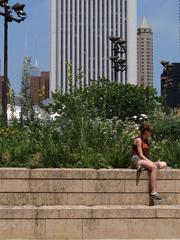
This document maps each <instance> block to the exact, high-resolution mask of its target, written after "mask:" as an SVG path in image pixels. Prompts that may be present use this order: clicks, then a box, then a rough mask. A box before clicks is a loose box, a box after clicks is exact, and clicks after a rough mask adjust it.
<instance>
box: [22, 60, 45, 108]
mask: <svg viewBox="0 0 180 240" xmlns="http://www.w3.org/2000/svg"><path fill="white" fill-rule="evenodd" d="M21 94H22V95H25V96H26V97H27V96H28V97H30V98H31V101H32V104H33V105H38V104H39V103H40V102H42V101H43V100H45V99H47V98H49V72H47V71H46V72H41V71H40V69H39V68H38V67H37V65H36V66H33V65H32V60H31V57H25V58H24V60H23V75H22V81H21Z"/></svg>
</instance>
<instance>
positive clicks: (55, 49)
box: [50, 0, 137, 92]
mask: <svg viewBox="0 0 180 240" xmlns="http://www.w3.org/2000/svg"><path fill="white" fill-rule="evenodd" d="M136 1H137V0H86V1H84V0H61V1H59V0H51V80H50V91H55V90H57V89H60V90H61V91H62V92H66V91H67V90H68V79H67V63H71V64H72V76H73V83H74V85H78V81H77V77H76V76H77V75H78V68H80V69H81V70H82V71H83V84H84V85H88V84H89V83H90V81H91V80H94V79H95V80H97V79H98V78H99V77H104V78H108V79H110V80H113V78H114V76H113V74H114V73H113V70H112V63H111V61H110V60H109V57H110V56H111V55H112V50H111V48H112V45H111V42H110V41H109V37H110V36H112V35H113V36H119V37H122V38H123V39H126V40H127V50H128V52H127V64H128V71H127V72H126V73H123V74H122V80H123V82H124V83H126V82H128V83H132V84H136V83H137V35H136V32H137V30H136V29H137V28H136V26H137V22H136V17H137V16H136V12H137V10H136V8H137V6H136V5H137V2H136ZM119 81H120V74H119Z"/></svg>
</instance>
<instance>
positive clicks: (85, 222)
mask: <svg viewBox="0 0 180 240" xmlns="http://www.w3.org/2000/svg"><path fill="white" fill-rule="evenodd" d="M158 190H159V192H160V194H161V196H162V197H163V200H162V201H160V202H158V203H155V206H149V204H150V200H149V194H148V193H149V180H148V174H147V172H146V171H144V172H142V174H141V175H140V178H139V181H137V176H136V171H135V170H129V169H114V170H106V169H101V170H93V169H33V170H29V169H16V168H15V169H14V168H13V169H11V168H9V169H0V239H3V240H5V239H19V240H20V239H28V240H32V239H37V240H40V239H43V240H50V239H51V240H60V239H180V227H179V224H180V171H179V170H168V171H165V170H163V171H160V172H159V173H158Z"/></svg>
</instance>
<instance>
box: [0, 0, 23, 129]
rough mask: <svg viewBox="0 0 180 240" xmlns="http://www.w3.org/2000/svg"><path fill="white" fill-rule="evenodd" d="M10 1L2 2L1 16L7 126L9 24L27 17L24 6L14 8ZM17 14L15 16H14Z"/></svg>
mask: <svg viewBox="0 0 180 240" xmlns="http://www.w3.org/2000/svg"><path fill="white" fill-rule="evenodd" d="M8 2H9V1H8V0H0V7H1V8H3V11H2V12H1V11H0V15H1V16H3V17H4V79H3V82H2V109H3V123H4V125H5V126H7V92H8V23H10V22H17V23H20V22H22V21H24V20H25V19H26V17H27V15H26V13H25V12H24V7H25V5H24V4H20V3H16V4H15V5H13V6H10V5H9V4H8ZM13 13H15V15H14V14H13Z"/></svg>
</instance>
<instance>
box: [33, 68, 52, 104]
mask: <svg viewBox="0 0 180 240" xmlns="http://www.w3.org/2000/svg"><path fill="white" fill-rule="evenodd" d="M30 92H31V101H32V103H33V105H39V103H41V102H42V101H43V100H45V99H47V98H49V72H41V75H40V76H35V75H33V76H30Z"/></svg>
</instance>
